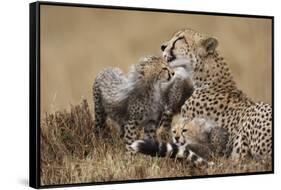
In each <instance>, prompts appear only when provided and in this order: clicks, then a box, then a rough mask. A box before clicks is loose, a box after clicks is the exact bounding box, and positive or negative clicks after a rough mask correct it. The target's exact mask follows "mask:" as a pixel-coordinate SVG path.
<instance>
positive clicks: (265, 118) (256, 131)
mask: <svg viewBox="0 0 281 190" xmlns="http://www.w3.org/2000/svg"><path fill="white" fill-rule="evenodd" d="M273 32H274V18H273V17H272V16H261V15H238V14H231V13H211V12H192V11H187V10H160V9H148V8H132V7H116V6H102V5H86V4H68V3H54V2H34V3H31V4H30V186H31V187H34V188H43V187H44V188H47V187H57V186H60V187H61V186H77V185H94V184H108V183H127V182H143V181H157V180H173V179H193V178H203V177H218V176H235V175H250V174H269V173H273V172H274V161H273V158H274V156H273V155H274V150H273V145H274V141H273V134H274V133H273V132H274V122H273V121H274V120H273V111H274V109H273V108H274V107H273V106H274V102H273V100H274V97H273V95H274V93H273V91H274V89H273V86H274V85H273V82H274V81H273V67H274V63H273V58H274V56H273V52H274V50H273V48H274V46H273V42H274V41H273V39H274V35H273V34H274V33H273ZM214 180H215V179H214Z"/></svg>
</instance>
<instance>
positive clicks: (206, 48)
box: [199, 37, 219, 57]
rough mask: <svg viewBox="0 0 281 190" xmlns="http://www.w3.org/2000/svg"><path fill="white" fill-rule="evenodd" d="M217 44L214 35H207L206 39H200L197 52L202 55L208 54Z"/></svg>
mask: <svg viewBox="0 0 281 190" xmlns="http://www.w3.org/2000/svg"><path fill="white" fill-rule="evenodd" d="M218 44H219V42H218V40H217V39H216V38H214V37H208V38H206V39H203V40H201V42H200V46H201V48H200V49H199V50H200V51H199V54H200V55H201V56H203V57H204V56H207V55H209V54H213V53H214V52H215V50H216V48H217V47H218Z"/></svg>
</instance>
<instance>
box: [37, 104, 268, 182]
mask: <svg viewBox="0 0 281 190" xmlns="http://www.w3.org/2000/svg"><path fill="white" fill-rule="evenodd" d="M92 115H93V114H92V113H91V111H90V109H89V105H88V103H87V100H83V101H82V102H81V104H80V105H76V106H71V109H70V111H67V110H64V111H57V112H55V113H52V114H47V113H46V115H45V116H44V117H43V118H42V121H41V185H54V184H69V183H71V184H73V183H86V182H104V181H118V180H135V179H151V178H165V177H183V176H195V175H196V176H198V175H213V174H224V173H227V174H229V173H245V172H247V173H248V172H260V171H271V164H270V163H258V162H256V161H253V160H246V161H243V162H241V163H234V162H232V161H231V160H229V159H224V158H215V159H214V165H213V166H211V167H208V168H195V167H192V166H190V165H189V164H188V163H185V162H183V161H178V160H175V159H169V158H159V157H150V156H145V155H140V154H136V155H133V156H129V155H127V154H126V153H125V148H124V147H125V146H124V144H123V142H122V139H120V138H119V135H118V130H117V129H116V128H115V127H112V126H113V125H109V126H108V127H109V129H110V133H109V136H108V137H107V138H106V139H100V138H97V137H95V136H94V133H93V128H94V118H93V117H92Z"/></svg>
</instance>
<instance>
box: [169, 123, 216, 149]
mask: <svg viewBox="0 0 281 190" xmlns="http://www.w3.org/2000/svg"><path fill="white" fill-rule="evenodd" d="M214 126H215V124H214V123H213V122H211V121H207V120H205V119H203V118H194V119H193V120H191V121H190V122H186V121H185V120H184V119H180V120H179V121H178V122H177V123H176V124H175V125H173V126H172V138H173V142H174V143H175V144H177V145H183V144H192V143H199V144H201V143H208V141H209V134H210V131H211V129H212V128H213V127H214Z"/></svg>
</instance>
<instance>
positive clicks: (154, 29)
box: [41, 5, 272, 113]
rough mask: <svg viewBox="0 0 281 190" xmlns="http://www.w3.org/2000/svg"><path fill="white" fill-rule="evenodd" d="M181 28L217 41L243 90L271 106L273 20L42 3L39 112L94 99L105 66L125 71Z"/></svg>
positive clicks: (155, 49) (158, 49)
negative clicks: (207, 35) (211, 37)
mask: <svg viewBox="0 0 281 190" xmlns="http://www.w3.org/2000/svg"><path fill="white" fill-rule="evenodd" d="M182 28H193V29H195V30H198V31H200V32H202V33H206V34H210V35H213V36H215V37H217V38H218V39H219V42H220V44H219V50H220V52H221V53H222V54H223V55H224V57H225V59H226V60H227V62H228V64H229V65H230V68H231V70H232V72H233V74H234V78H235V80H236V82H237V84H238V86H239V88H240V89H241V90H243V91H244V92H245V93H247V94H248V95H249V96H250V97H252V98H253V99H254V100H255V101H265V102H267V103H270V104H271V97H272V93H271V90H272V89H271V88H272V81H271V78H272V73H271V66H272V65H271V64H272V63H271V51H272V49H271V20H267V19H253V18H238V17H222V16H206V15H193V14H175V13H153V12H141V11H119V10H109V9H94V8H77V7H63V6H46V5H43V6H41V113H44V112H46V111H47V112H53V111H56V110H58V109H63V108H69V105H70V104H77V103H79V102H80V100H81V98H82V97H84V98H87V99H88V101H89V103H91V105H93V103H92V83H93V81H94V78H95V76H96V74H97V73H98V72H99V71H100V70H101V69H102V68H104V67H107V66H116V67H120V68H121V69H123V70H124V71H125V72H127V70H128V67H129V65H131V64H134V63H136V62H137V60H138V59H139V58H140V57H141V56H144V55H148V54H150V55H151V54H156V55H160V54H161V52H160V44H161V43H162V42H164V41H166V40H168V39H169V38H170V37H171V36H172V35H173V33H174V32H176V31H177V30H179V29H182Z"/></svg>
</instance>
